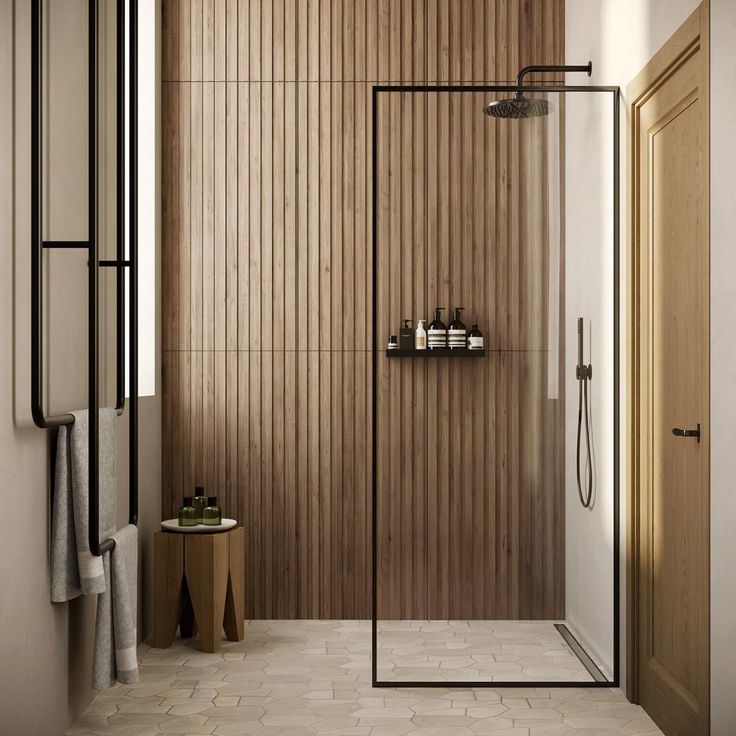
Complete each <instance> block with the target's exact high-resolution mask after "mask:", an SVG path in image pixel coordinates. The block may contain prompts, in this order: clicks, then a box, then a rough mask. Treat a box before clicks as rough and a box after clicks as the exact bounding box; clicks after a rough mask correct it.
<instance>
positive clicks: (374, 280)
mask: <svg viewBox="0 0 736 736" xmlns="http://www.w3.org/2000/svg"><path fill="white" fill-rule="evenodd" d="M372 125H373V150H372V151H371V156H372V158H371V160H372V168H373V176H372V182H371V189H372V200H373V203H372V205H373V206H372V211H371V218H372V225H371V230H372V233H371V234H372V259H373V260H372V264H373V267H372V269H371V296H372V298H371V303H372V307H373V308H372V310H371V313H372V316H371V323H372V324H371V356H372V358H373V360H372V386H373V389H372V399H373V400H372V402H371V404H372V406H371V489H372V493H371V537H372V541H371V550H372V557H371V566H372V568H371V583H372V584H371V596H372V597H371V605H372V616H371V618H372V624H371V652H372V656H371V677H372V680H373V687H375V686H376V683H377V682H378V564H377V556H378V550H377V549H376V547H377V537H378V534H377V527H376V525H377V524H378V520H377V518H376V516H377V513H376V512H377V508H378V492H377V487H378V479H377V469H378V442H377V437H378V395H377V394H376V391H377V389H378V356H377V355H376V339H377V336H378V304H377V298H378V248H377V243H378V232H377V228H378V89H377V87H375V86H374V87H373V105H372Z"/></svg>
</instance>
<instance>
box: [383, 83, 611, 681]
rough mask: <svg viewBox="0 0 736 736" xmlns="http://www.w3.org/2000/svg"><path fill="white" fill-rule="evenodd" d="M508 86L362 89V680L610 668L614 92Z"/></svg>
mask: <svg viewBox="0 0 736 736" xmlns="http://www.w3.org/2000/svg"><path fill="white" fill-rule="evenodd" d="M514 91H515V90H513V89H509V88H507V87H487V88H478V87H433V88H426V87H417V88H409V87H399V88H396V87H381V88H376V90H375V92H374V118H373V120H374V126H375V127H374V207H375V209H374V233H373V238H374V242H373V252H374V274H373V285H374V339H375V344H374V379H373V380H374V383H373V391H374V393H373V396H374V401H375V406H374V410H375V414H374V419H375V421H374V426H373V433H374V466H373V467H374V488H373V493H374V518H373V524H374V529H373V531H374V548H373V552H374V620H373V637H374V638H373V654H374V659H373V668H374V669H373V676H374V682H375V683H376V684H378V685H387V686H400V685H409V684H410V685H412V686H424V685H430V686H440V687H446V686H448V685H449V684H454V685H467V684H472V685H474V686H477V685H483V684H488V685H494V686H498V685H500V684H507V685H530V684H543V683H555V684H556V685H580V684H581V683H585V684H586V685H591V684H593V685H605V686H609V687H610V686H611V684H612V683H615V682H616V681H617V669H618V668H617V667H616V659H617V646H618V645H617V637H615V636H614V628H615V626H616V624H617V619H616V610H617V592H616V581H617V577H618V574H617V569H616V567H615V566H616V564H617V563H616V560H617V554H616V550H617V542H616V531H617V528H618V527H617V525H618V491H617V483H618V440H617V437H618V416H617V406H618V399H617V376H618V374H617V358H618V320H617V285H618V270H617V269H618V231H617V217H618V202H617V198H618V184H617V176H616V174H617V166H616V160H617V156H618V146H617V145H616V136H617V123H616V117H615V116H616V115H617V110H618V107H617V106H618V93H617V89H616V88H599V87H586V88H578V87H574V88H565V89H564V91H563V90H562V88H559V87H544V88H536V89H532V90H531V91H529V92H527V95H528V96H529V97H533V98H535V99H537V100H544V101H546V102H547V105H546V106H544V105H542V106H541V108H540V107H537V108H536V109H546V110H547V114H546V115H542V116H537V117H529V118H525V119H503V118H493V117H489V116H488V115H485V114H484V107H485V106H486V105H487V104H488V102H490V101H492V100H494V99H502V98H505V97H510V96H513V93H514ZM435 308H441V309H442V310H443V311H441V312H440V313H439V315H440V320H441V322H442V323H443V324H444V326H445V327H446V328H451V329H454V330H461V329H462V326H464V328H465V329H466V331H469V330H470V329H471V327H472V326H473V325H477V329H478V330H479V331H480V332H481V333H482V335H483V350H482V351H481V350H479V351H477V352H473V351H468V350H463V349H462V348H461V349H459V350H454V351H449V350H441V349H439V350H431V349H430V350H422V351H413V350H411V349H406V348H411V347H412V346H411V345H406V344H404V345H401V344H400V345H399V348H400V349H399V350H397V351H394V350H387V342H388V339H389V336H390V335H398V336H399V338H400V339H401V335H400V327H401V325H402V324H403V321H404V320H412V323H411V324H412V327H413V328H414V327H416V325H417V324H418V321H419V320H426V322H427V323H429V321H430V320H432V319H433V316H434V310H435ZM460 308H462V310H463V311H460V312H458V313H456V314H455V315H454V314H453V310H455V309H460ZM454 317H459V320H460V322H462V326H461V325H458V324H457V323H454V324H452V325H451V324H450V323H451V322H453V319H454ZM579 318H582V337H583V363H582V364H584V365H586V366H587V365H590V366H591V370H590V374H591V375H590V377H586V378H584V379H583V378H581V376H583V375H584V374H585V372H584V371H583V372H581V371H580V370H577V368H578V365H579V355H578V343H579V341H578V324H579ZM433 327H435V328H437V327H438V325H436V324H435V325H433ZM440 330H441V327H440ZM433 334H434V337H435V341H434V344H437V343H436V335H437V333H433ZM452 334H453V335H454V336H457V334H458V333H457V332H453V333H452ZM585 375H586V376H587V374H585ZM582 389H584V390H582ZM581 397H582V401H580V399H581ZM579 415H580V443H579V445H580V447H579V451H578V417H579ZM586 430H587V431H586ZM578 468H579V469H580V471H579V472H580V493H579V489H578ZM581 494H582V495H583V499H584V500H585V499H587V497H588V496H590V503H589V505H588V507H584V506H583V505H582V503H581V501H580V495H581Z"/></svg>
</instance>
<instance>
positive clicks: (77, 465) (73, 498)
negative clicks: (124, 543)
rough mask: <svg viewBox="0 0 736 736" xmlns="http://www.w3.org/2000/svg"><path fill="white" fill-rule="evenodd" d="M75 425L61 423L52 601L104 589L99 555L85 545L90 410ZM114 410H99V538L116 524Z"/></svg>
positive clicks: (77, 413)
mask: <svg viewBox="0 0 736 736" xmlns="http://www.w3.org/2000/svg"><path fill="white" fill-rule="evenodd" d="M73 414H74V424H72V425H70V426H69V427H66V426H64V427H60V428H59V437H58V440H57V446H56V483H55V493H54V509H53V517H52V530H51V600H52V601H54V602H63V601H69V600H71V599H72V598H76V597H77V596H79V595H81V594H90V593H100V592H102V591H103V590H104V589H105V575H104V570H103V562H102V558H100V557H95V556H94V555H93V554H92V553H91V552H90V550H89V538H88V535H89V532H88V523H89V477H88V475H89V472H88V471H89V468H88V462H89V453H88V449H89V447H88V442H89V439H88V438H89V434H88V413H87V411H86V410H85V411H75V412H73ZM116 418H117V414H116V412H115V410H114V409H101V410H100V414H99V427H100V430H99V445H98V446H99V452H100V462H99V468H100V474H99V478H100V526H99V528H100V540H103V539H106V538H107V537H109V536H110V534H111V532H112V531H113V529H114V528H115V500H116V498H115V496H116V491H115V472H116V468H115V465H116V463H115V458H116V450H117V437H116V428H117V424H116V421H115V420H116Z"/></svg>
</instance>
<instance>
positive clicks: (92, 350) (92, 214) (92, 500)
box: [31, 0, 138, 556]
mask: <svg viewBox="0 0 736 736" xmlns="http://www.w3.org/2000/svg"><path fill="white" fill-rule="evenodd" d="M42 6H43V0H33V5H32V10H31V22H32V30H31V45H32V60H31V139H32V140H31V167H32V175H31V187H32V192H31V215H32V224H31V240H32V243H31V373H32V375H31V413H32V415H33V421H34V422H35V424H36V425H37V426H38V427H41V428H42V429H51V428H54V427H60V426H62V425H64V424H72V423H73V422H74V417H73V415H72V414H59V415H57V416H46V415H45V413H44V400H43V339H44V338H43V322H42V320H43V251H44V249H47V248H86V249H87V250H88V254H89V256H88V264H87V265H88V281H87V283H88V299H87V310H88V354H87V355H88V358H87V362H88V402H89V548H90V550H91V551H92V553H93V554H94V555H97V556H99V555H101V554H102V553H103V552H107V551H108V550H111V549H112V548H113V547H114V546H115V541H114V540H113V539H105V540H103V541H102V542H100V538H99V536H100V530H99V522H100V508H99V507H100V497H99V491H100V489H99V416H98V415H99V408H100V397H99V314H98V312H99V287H98V275H99V274H98V269H99V268H115V269H116V270H117V278H116V292H117V294H116V311H117V314H116V331H117V340H116V374H117V377H116V380H117V385H116V399H115V408H116V410H117V412H118V414H122V412H123V409H124V407H125V373H126V371H125V271H124V269H125V268H127V269H128V273H129V290H130V299H129V305H128V322H129V332H130V347H129V351H128V358H129V366H128V369H129V375H130V378H129V393H130V399H129V401H128V407H129V411H130V421H129V429H130V436H129V449H128V454H129V466H130V467H129V484H130V488H129V520H130V523H131V524H135V523H136V522H137V520H138V398H137V397H138V347H137V345H138V235H137V219H138V216H137V124H136V121H137V116H138V107H137V95H136V90H137V77H138V62H137V30H138V28H137V16H138V8H137V0H129V13H128V55H129V91H130V103H129V109H128V113H129V146H128V151H127V154H128V166H129V179H128V199H129V210H128V221H127V225H128V228H129V248H128V259H127V260H126V258H125V255H126V254H125V234H126V217H125V163H126V158H125V157H126V150H125V149H126V146H125V77H126V74H125V71H126V69H125V36H126V33H125V30H126V23H125V20H126V18H125V16H126V13H125V6H126V2H125V0H117V8H116V23H117V49H116V54H117V60H116V64H117V79H116V96H117V126H116V127H117V132H116V134H117V148H116V159H117V193H116V196H117V202H116V207H117V226H116V230H117V251H116V258H115V260H112V261H105V260H100V258H99V217H98V193H97V185H98V181H97V161H98V147H99V141H98V112H99V111H98V89H97V88H98V84H99V78H98V71H97V67H98V56H99V38H98V14H97V0H89V21H88V33H89V45H88V48H89V56H88V69H89V72H88V98H87V99H88V139H89V140H88V162H87V170H88V187H87V197H88V210H87V211H88V236H87V237H88V240H86V241H54V240H44V239H43V218H42V215H43V160H44V158H43V105H42V97H43V38H44V36H43V8H42Z"/></svg>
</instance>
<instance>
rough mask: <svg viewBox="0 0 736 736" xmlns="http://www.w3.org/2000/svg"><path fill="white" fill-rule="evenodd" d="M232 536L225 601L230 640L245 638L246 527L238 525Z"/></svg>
mask: <svg viewBox="0 0 736 736" xmlns="http://www.w3.org/2000/svg"><path fill="white" fill-rule="evenodd" d="M228 537H229V538H230V571H229V574H228V580H227V600H226V601H225V620H224V622H223V625H224V627H225V635H226V636H227V638H228V639H229V640H230V641H242V640H243V635H244V632H243V627H244V624H245V621H244V619H245V613H244V599H243V587H244V583H245V580H244V578H243V556H244V554H245V529H243V527H242V526H241V527H238V528H237V529H233V530H232V531H231V532H229V533H228Z"/></svg>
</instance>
